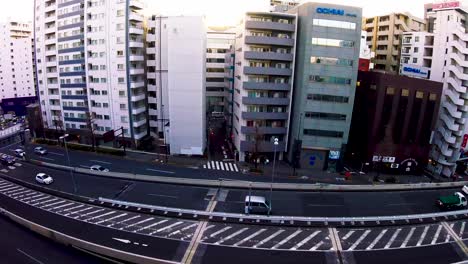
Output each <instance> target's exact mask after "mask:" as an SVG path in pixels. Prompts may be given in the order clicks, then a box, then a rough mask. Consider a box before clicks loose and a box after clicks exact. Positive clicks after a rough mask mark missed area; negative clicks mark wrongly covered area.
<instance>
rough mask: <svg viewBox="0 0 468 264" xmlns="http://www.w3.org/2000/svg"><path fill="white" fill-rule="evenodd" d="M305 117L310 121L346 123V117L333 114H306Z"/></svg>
mask: <svg viewBox="0 0 468 264" xmlns="http://www.w3.org/2000/svg"><path fill="white" fill-rule="evenodd" d="M305 117H306V118H311V119H322V120H335V121H346V115H342V114H334V113H320V112H306V113H305Z"/></svg>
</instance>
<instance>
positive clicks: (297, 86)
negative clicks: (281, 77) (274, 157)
mask: <svg viewBox="0 0 468 264" xmlns="http://www.w3.org/2000/svg"><path fill="white" fill-rule="evenodd" d="M290 12H291V13H295V14H297V16H298V25H299V26H298V28H299V31H298V32H297V35H298V38H297V49H296V68H295V77H294V97H293V108H292V110H291V111H292V112H291V121H290V127H289V142H288V144H289V147H288V151H289V152H288V160H289V161H291V162H292V163H293V164H294V165H295V166H296V167H301V168H304V169H306V168H310V169H325V168H327V167H335V166H336V165H337V163H338V161H339V160H341V158H342V153H343V151H344V150H345V148H346V144H347V142H348V133H349V127H350V123H351V115H352V109H353V102H354V93H355V87H356V85H355V84H356V76H357V71H358V62H359V56H360V42H361V21H362V18H361V14H362V10H361V9H360V8H356V7H348V6H341V5H330V4H321V3H306V4H302V5H300V6H298V7H296V8H294V9H292V10H290ZM330 154H332V155H331V156H330V157H331V159H329V155H330Z"/></svg>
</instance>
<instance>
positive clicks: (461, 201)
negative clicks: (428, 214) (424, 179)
mask: <svg viewBox="0 0 468 264" xmlns="http://www.w3.org/2000/svg"><path fill="white" fill-rule="evenodd" d="M462 191H463V193H464V194H463V193H462V192H455V193H454V194H452V195H447V196H441V197H439V199H437V201H436V205H437V206H438V207H439V208H441V209H444V210H450V209H461V208H464V207H466V205H467V204H468V201H467V199H466V197H465V195H466V194H468V187H467V186H463V189H462Z"/></svg>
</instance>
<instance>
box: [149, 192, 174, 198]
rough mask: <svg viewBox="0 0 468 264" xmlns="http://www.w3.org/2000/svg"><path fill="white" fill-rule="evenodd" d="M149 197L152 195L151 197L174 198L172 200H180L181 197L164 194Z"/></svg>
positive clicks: (153, 194)
mask: <svg viewBox="0 0 468 264" xmlns="http://www.w3.org/2000/svg"><path fill="white" fill-rule="evenodd" d="M148 195H151V196H158V197H166V198H172V199H178V198H179V197H177V196H172V195H164V194H155V193H149V194H148Z"/></svg>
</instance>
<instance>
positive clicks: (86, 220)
mask: <svg viewBox="0 0 468 264" xmlns="http://www.w3.org/2000/svg"><path fill="white" fill-rule="evenodd" d="M113 213H115V211H110V212H107V213H105V214H102V215H98V216H93V217H91V218H88V219H84V221H85V222H88V221H90V220H93V219H96V218H99V217H103V216H106V215H110V214H113Z"/></svg>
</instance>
